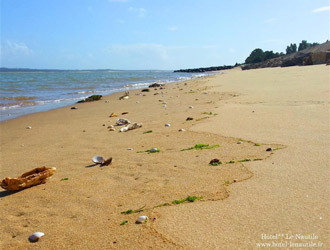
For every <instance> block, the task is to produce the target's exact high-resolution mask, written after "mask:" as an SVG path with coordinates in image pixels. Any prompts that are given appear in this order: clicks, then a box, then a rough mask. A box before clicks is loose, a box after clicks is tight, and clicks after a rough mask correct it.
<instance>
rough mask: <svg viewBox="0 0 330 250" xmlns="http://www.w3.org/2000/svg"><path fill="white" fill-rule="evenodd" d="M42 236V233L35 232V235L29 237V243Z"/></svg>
mask: <svg viewBox="0 0 330 250" xmlns="http://www.w3.org/2000/svg"><path fill="white" fill-rule="evenodd" d="M44 235H45V234H44V233H42V232H35V233H33V234H31V235H30V237H29V241H30V242H37V241H38V240H39V239H40V238H41V237H42V236H44Z"/></svg>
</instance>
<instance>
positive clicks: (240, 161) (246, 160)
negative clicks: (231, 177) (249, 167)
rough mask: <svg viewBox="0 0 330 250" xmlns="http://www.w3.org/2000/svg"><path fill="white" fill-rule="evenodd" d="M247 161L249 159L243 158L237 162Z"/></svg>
mask: <svg viewBox="0 0 330 250" xmlns="http://www.w3.org/2000/svg"><path fill="white" fill-rule="evenodd" d="M247 161H251V160H250V159H243V160H239V161H238V162H247Z"/></svg>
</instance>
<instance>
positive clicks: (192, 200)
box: [172, 196, 203, 205]
mask: <svg viewBox="0 0 330 250" xmlns="http://www.w3.org/2000/svg"><path fill="white" fill-rule="evenodd" d="M201 199H203V196H200V197H198V196H187V197H186V198H184V199H181V200H174V201H172V204H176V205H177V204H181V203H184V202H194V201H196V200H201Z"/></svg>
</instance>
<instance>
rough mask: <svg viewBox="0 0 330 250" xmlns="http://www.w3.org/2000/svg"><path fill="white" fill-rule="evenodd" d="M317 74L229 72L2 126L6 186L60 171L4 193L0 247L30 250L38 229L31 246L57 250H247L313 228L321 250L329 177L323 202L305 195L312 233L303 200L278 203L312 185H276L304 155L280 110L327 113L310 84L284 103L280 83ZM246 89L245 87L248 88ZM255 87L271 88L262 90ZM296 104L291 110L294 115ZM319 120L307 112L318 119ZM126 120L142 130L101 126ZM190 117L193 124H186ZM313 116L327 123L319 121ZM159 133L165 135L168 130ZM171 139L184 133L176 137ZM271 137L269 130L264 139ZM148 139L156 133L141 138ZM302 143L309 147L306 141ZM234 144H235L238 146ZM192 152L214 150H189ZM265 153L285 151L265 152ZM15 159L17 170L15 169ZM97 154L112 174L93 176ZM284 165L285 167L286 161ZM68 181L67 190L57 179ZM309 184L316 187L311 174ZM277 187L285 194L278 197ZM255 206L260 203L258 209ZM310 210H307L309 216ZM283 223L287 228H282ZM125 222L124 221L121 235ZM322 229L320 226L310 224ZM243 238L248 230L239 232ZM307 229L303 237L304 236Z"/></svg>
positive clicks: (102, 171) (312, 69)
mask: <svg viewBox="0 0 330 250" xmlns="http://www.w3.org/2000/svg"><path fill="white" fill-rule="evenodd" d="M323 67H324V66H323ZM324 70H325V69H322V68H321V67H320V66H313V67H309V68H308V67H307V68H305V67H304V69H303V70H302V69H301V68H297V67H292V68H290V69H262V70H251V71H246V72H243V71H239V70H237V69H234V70H229V71H225V74H216V75H212V76H207V77H203V78H197V79H192V80H189V81H183V82H177V83H170V84H166V85H165V89H164V90H159V89H157V90H154V89H151V90H150V92H145V93H144V92H141V91H140V90H133V91H130V98H129V99H128V100H123V101H119V100H118V98H119V96H120V95H121V93H115V94H111V95H109V96H105V97H103V98H102V99H101V100H100V101H96V102H90V103H81V104H75V105H74V106H77V107H78V109H77V110H71V109H69V107H70V106H72V105H69V106H67V107H64V108H59V109H56V110H50V111H46V112H42V113H35V114H30V115H27V116H24V117H19V118H15V119H13V120H7V121H4V122H1V123H0V128H1V137H2V140H1V148H2V151H1V154H2V157H1V165H2V168H1V177H2V178H3V177H5V176H11V177H16V176H18V175H19V174H22V173H23V172H25V171H27V170H29V169H32V168H34V167H40V166H43V165H46V166H52V167H53V166H54V167H57V172H56V173H55V175H54V176H53V177H52V179H50V180H49V181H48V182H47V183H46V184H44V185H39V186H36V187H32V188H29V189H26V190H24V191H22V192H19V193H14V194H7V193H6V194H4V191H2V192H1V199H2V201H3V205H4V209H3V211H2V212H1V213H2V214H1V216H0V217H1V218H2V219H1V220H2V221H1V225H2V226H1V233H2V235H4V238H5V239H6V242H5V243H3V244H4V246H5V247H6V248H7V249H30V248H32V247H34V246H32V245H31V244H30V243H28V242H27V240H26V239H27V237H28V235H29V232H31V233H32V232H34V231H42V232H44V233H45V234H46V236H45V237H44V238H42V239H41V241H40V242H38V243H37V244H38V245H39V246H40V247H46V246H47V247H51V248H54V249H60V248H63V247H64V248H69V249H84V248H85V249H86V248H91V247H98V248H99V249H107V248H119V249H123V248H126V249H133V248H134V246H136V245H137V244H139V245H140V246H141V247H142V248H147V247H151V246H152V247H154V248H157V249H162V248H164V249H165V248H167V249H168V248H170V249H176V248H186V249H187V248H189V249H193V248H196V249H197V248H200V247H203V246H204V247H205V248H206V249H214V248H217V247H219V246H225V247H226V248H228V247H229V248H230V247H235V248H239V247H250V248H255V247H256V245H255V244H256V242H258V241H260V233H261V232H263V233H265V234H270V233H271V232H270V229H272V230H273V229H274V228H275V229H276V230H277V231H279V232H287V231H288V230H290V231H291V232H292V233H302V234H304V235H308V234H309V233H311V231H313V230H314V231H315V233H316V234H317V235H318V236H319V239H320V241H323V242H324V244H325V243H326V240H325V238H324V237H325V235H326V234H325V233H326V232H327V231H326V229H325V227H324V225H325V224H324V223H326V222H327V221H329V218H328V216H327V215H326V213H325V212H326V211H324V212H321V209H324V205H325V204H323V203H324V202H326V201H323V203H322V197H323V196H326V195H327V194H328V193H329V189H326V188H325V186H324V185H325V181H326V179H324V180H323V181H322V185H323V186H322V187H320V188H321V190H323V195H322V196H319V197H318V196H316V194H317V193H318V191H317V190H314V191H313V192H310V194H311V195H312V196H311V198H310V199H313V200H315V199H316V200H315V201H317V202H319V203H317V204H319V205H317V206H316V207H317V209H315V203H313V204H314V205H313V206H314V210H315V213H316V214H321V215H320V216H321V217H322V218H323V220H320V219H319V220H318V221H315V218H314V217H313V219H310V220H311V221H313V223H315V225H317V227H311V226H310V227H309V226H307V225H309V224H306V223H310V221H309V222H308V221H307V222H306V223H303V222H301V220H300V219H298V218H300V217H299V215H300V214H305V213H306V210H305V208H304V207H303V206H300V205H299V204H302V203H301V202H302V201H301V199H304V198H303V197H301V196H299V195H296V192H299V191H298V190H299V189H296V191H295V193H294V195H295V196H296V197H295V199H292V197H290V193H288V194H284V193H283V191H284V190H290V188H292V187H296V186H295V185H297V183H299V182H302V183H303V185H307V186H308V185H310V184H309V181H308V180H307V179H306V176H305V175H304V174H303V172H299V171H298V173H299V174H298V175H297V178H293V179H294V181H293V182H290V181H287V182H285V183H281V182H280V180H281V179H280V178H283V177H284V176H285V175H283V174H284V172H283V168H281V166H282V165H283V166H285V169H286V171H287V172H289V173H290V174H289V176H290V177H291V178H292V176H291V174H292V173H291V172H290V171H291V170H290V167H291V168H293V169H292V171H297V169H296V168H295V165H294V164H293V163H292V162H297V163H299V164H300V161H299V158H297V157H298V156H294V157H292V154H293V152H295V151H297V152H304V153H305V154H307V153H306V152H305V151H303V149H302V147H300V146H299V143H301V141H299V140H298V139H299V136H300V134H297V135H298V137H297V139H295V140H293V139H292V138H291V137H290V134H287V132H286V129H287V130H288V131H289V132H291V129H292V127H291V126H292V124H291V123H290V122H293V125H294V124H295V120H293V118H294V117H292V118H291V117H290V116H286V115H287V114H289V113H288V112H287V111H286V109H288V110H289V111H290V112H291V111H292V110H291V109H292V107H293V108H295V107H296V106H297V105H298V106H297V107H299V108H300V109H296V110H293V111H294V112H295V114H298V115H299V117H300V115H301V114H304V112H308V113H309V109H310V108H312V107H314V106H315V108H319V107H321V108H322V109H323V108H324V107H325V105H326V104H325V103H324V102H323V101H322V102H321V104H318V102H317V100H318V98H319V97H318V95H316V94H315V95H312V94H311V92H310V91H309V92H308V88H307V87H306V86H307V85H306V86H305V85H304V86H305V87H306V91H304V92H303V91H302V92H301V93H297V94H296V95H295V96H293V100H291V101H289V102H287V99H285V98H286V95H285V93H286V92H282V90H283V89H284V90H285V91H286V89H287V88H290V86H289V87H288V86H287V85H285V84H284V83H285V81H286V77H289V76H291V75H294V76H292V77H291V78H290V82H291V84H293V86H292V88H296V87H297V86H299V81H300V77H308V79H309V80H311V79H313V77H314V76H315V74H316V72H318V74H319V75H320V76H322V77H323V78H322V79H323V80H324V77H326V76H325V73H326V71H324ZM296 75H298V77H297V76H296ZM277 78H280V79H281V81H283V84H280V85H278V86H276V88H275V90H276V91H275V92H274V83H275V82H277V81H278V79H277ZM314 78H315V77H314ZM320 79H321V78H316V79H314V80H312V82H313V81H314V82H313V83H314V85H315V86H317V87H315V86H314V87H313V91H314V92H315V91H318V92H317V94H319V90H320V91H321V90H322V91H323V92H322V91H321V92H322V93H323V95H322V98H323V96H324V86H323V85H322V84H320V83H322V81H321V82H320ZM244 81H248V82H249V84H245V85H244V84H243V83H244ZM263 82H266V84H267V85H266V86H268V87H264V88H262V87H261V86H263V85H258V84H259V83H260V84H261V83H263ZM280 90H281V91H280ZM158 92H159V93H158ZM161 92H163V93H161ZM314 92H313V93H314ZM156 93H158V94H156ZM261 93H262V94H261ZM269 93H272V95H269ZM291 93H292V91H291ZM143 95H145V96H143ZM311 97H313V98H314V99H315V98H316V99H315V100H314V99H313V98H312V100H313V102H312V103H311V104H309V105H306V104H304V102H303V100H305V102H306V100H307V101H310V98H311ZM267 98H268V99H267ZM291 98H292V97H291ZM160 100H161V101H160ZM322 100H323V99H322ZM294 101H296V102H297V104H296V106H292V104H294ZM164 103H166V105H167V106H166V107H164V105H165V104H164ZM279 104H280V105H279ZM284 104H285V105H289V106H283V105H284ZM302 104H303V106H301V105H302ZM310 105H312V106H310ZM189 107H192V108H189ZM284 107H285V108H286V109H285V108H284ZM306 108H307V109H306ZM252 111H253V112H252ZM279 111H280V113H279ZM301 111H304V112H302V113H301ZM316 111H317V113H315V114H320V112H319V111H318V110H316ZM123 112H128V114H126V115H119V117H121V118H126V119H129V120H130V121H132V122H142V123H143V126H142V128H139V129H135V130H132V131H128V132H123V133H119V132H118V127H115V128H116V131H112V132H110V131H109V130H108V129H107V126H108V125H113V124H114V123H115V121H116V118H109V115H110V114H111V113H117V114H121V113H123ZM305 114H306V113H305ZM313 114H314V113H313ZM187 117H192V118H193V120H192V121H186V118H187ZM265 117H266V118H265ZM272 117H273V118H272ZM284 117H285V118H286V119H287V122H284V121H285V120H283V118H284ZM274 118H277V119H274ZM279 118H281V119H279ZM317 118H318V119H321V121H323V118H322V116H317ZM278 119H279V120H278ZM278 121H281V122H282V124H283V128H282V129H281V130H279V131H277V130H276V129H275V128H276V126H278ZM166 123H170V124H171V126H170V127H165V126H164V125H165V124H166ZM103 124H104V126H103ZM242 124H244V126H241V125H242ZM28 125H29V126H32V129H28V130H27V129H26V128H25V127H26V126H28ZM320 125H322V126H324V125H325V124H324V123H320ZM274 126H275V127H274ZM305 126H306V129H309V127H308V126H310V123H306V125H303V126H301V128H305ZM179 129H185V130H186V131H184V132H179V131H178V130H179ZM272 129H273V132H271V133H269V132H270V131H271V130H272ZM147 131H152V133H144V132H147ZM317 131H318V130H317ZM322 131H323V130H322ZM315 133H324V132H315ZM276 136H277V137H276ZM309 136H310V137H311V138H312V136H313V135H312V134H311V135H309ZM240 138H242V139H240ZM285 138H288V140H286V139H285ZM297 140H298V141H297ZM238 141H241V142H243V143H240V144H238ZM291 141H292V142H295V141H297V142H298V144H297V143H292V142H291ZM320 142H322V143H323V144H318V141H316V142H315V143H313V144H312V145H310V146H313V147H314V148H313V150H312V151H311V152H312V153H313V152H317V151H315V150H316V149H317V148H319V147H320V145H324V142H323V141H322V140H321V141H320ZM196 144H209V145H210V146H215V145H219V146H215V147H214V148H210V149H204V150H195V149H190V148H191V147H193V146H194V145H196ZM284 146H286V148H285V149H284ZM310 146H309V147H310ZM153 147H157V148H159V149H160V152H159V153H155V154H148V153H147V152H144V151H146V150H148V149H150V148H153ZM269 147H271V148H280V149H282V150H277V151H275V152H268V151H266V149H267V148H269ZM128 148H133V150H127V149H128ZM187 149H189V150H187ZM182 150H184V151H182ZM322 150H323V151H324V148H322ZM140 151H141V153H137V152H140ZM323 151H322V152H323ZM17 152H19V153H18V154H17ZM142 152H143V153H142ZM18 155H19V158H20V159H21V160H20V161H19V162H18V161H17V160H16V161H15V159H16V158H17V157H18ZM94 155H102V156H103V157H105V158H106V157H109V156H111V157H113V164H112V165H110V166H108V167H103V168H99V167H97V166H95V167H89V165H90V164H91V158H92V157H93V156H94ZM288 155H290V156H291V158H292V159H288ZM214 158H218V159H220V160H221V162H222V164H220V165H219V166H210V165H209V164H208V163H209V161H210V160H211V159H214ZM247 159H248V160H247ZM324 159H325V158H324V157H323V156H322V157H319V161H323V162H324ZM304 160H306V159H305V158H304ZM231 161H234V162H233V163H230V162H231ZM8 162H10V164H8ZM22 162H24V164H22ZM272 163H275V165H274V164H272ZM291 164H293V165H291ZM312 164H313V163H312ZM313 166H314V167H316V166H315V164H314V165H313ZM321 166H322V164H321ZM317 168H318V170H319V171H320V172H322V171H323V172H324V170H320V169H319V167H317ZM277 170H278V171H277ZM298 170H299V169H298ZM304 171H306V169H305V170H304ZM308 173H309V172H308ZM252 176H253V178H251V177H252ZM66 177H67V178H68V180H67V181H61V179H62V178H66ZM261 177H262V178H261ZM312 177H313V178H320V177H319V176H318V175H317V174H314V175H312ZM260 178H261V179H260ZM324 178H326V177H324ZM243 180H248V181H243ZM265 182H266V183H267V184H268V186H265ZM278 182H279V183H281V185H282V186H280V187H278V186H277V184H278ZM251 188H252V189H251ZM299 188H301V186H299ZM261 190H264V191H265V195H266V194H267V195H269V197H272V195H270V194H273V195H274V197H273V198H272V199H273V200H267V196H265V195H262V194H260V193H259V192H260V191H261ZM187 196H196V197H203V198H202V199H201V200H197V201H195V202H193V203H183V204H179V205H174V204H172V201H174V200H178V199H183V198H185V197H187ZM289 198H290V199H289ZM23 199H24V201H25V203H24V206H23V207H22V206H20V204H21V202H22V200H23ZM259 199H264V200H265V201H266V203H259V202H258V200H259ZM283 199H284V200H283ZM323 199H324V197H323ZM325 200H326V199H325ZM251 201H253V204H250V202H251ZM281 201H285V202H286V203H283V204H282V203H281V204H282V205H277V207H282V206H283V205H284V207H285V208H286V209H287V210H288V214H287V213H286V212H285V210H281V211H282V214H279V213H278V212H276V206H274V204H277V203H276V202H281ZM165 203H168V204H170V205H164V204H165ZM309 204H310V203H306V204H305V206H307V208H309V206H310V205H309ZM144 205H146V207H145V208H146V210H145V211H143V212H142V213H137V214H130V215H123V214H121V212H123V211H127V210H128V209H138V208H140V207H143V206H144ZM250 206H252V207H253V209H252V210H251V209H250ZM282 209H283V208H282ZM217 211H219V212H217ZM307 211H308V212H310V210H307ZM36 214H37V215H38V216H36ZM289 214H291V216H293V219H292V218H291V219H289V218H288V215H289ZM139 215H147V216H148V217H149V219H150V221H149V222H148V223H146V224H145V225H135V224H134V221H135V220H136V218H137V217H138V216H139ZM267 216H268V217H267ZM124 220H127V221H128V223H127V225H124V226H121V225H120V223H121V222H122V221H124ZM285 220H287V221H288V222H287V223H285ZM262 221H264V222H262ZM275 221H281V223H282V224H278V223H276V222H275ZM320 221H321V222H322V224H321V225H319V224H317V222H320ZM288 223H289V224H288ZM281 225H282V226H281ZM241 228H249V229H250V230H243V231H242V230H241ZM303 228H305V230H301V229H303ZM191 229H193V230H191ZM91 230H92V231H93V232H94V233H97V234H98V235H99V237H98V238H97V239H95V238H94V237H91V236H90V234H89V232H90V231H91ZM314 231H313V232H314ZM78 232H79V233H78ZM223 232H225V234H224V233H223ZM14 236H15V237H14ZM231 239H235V241H233V240H231Z"/></svg>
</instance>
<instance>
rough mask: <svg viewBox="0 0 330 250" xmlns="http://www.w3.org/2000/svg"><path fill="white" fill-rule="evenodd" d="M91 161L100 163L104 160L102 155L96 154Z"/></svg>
mask: <svg viewBox="0 0 330 250" xmlns="http://www.w3.org/2000/svg"><path fill="white" fill-rule="evenodd" d="M92 161H93V162H94V163H96V164H102V163H104V162H105V160H104V159H103V157H102V156H99V155H96V156H94V157H93V159H92Z"/></svg>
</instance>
